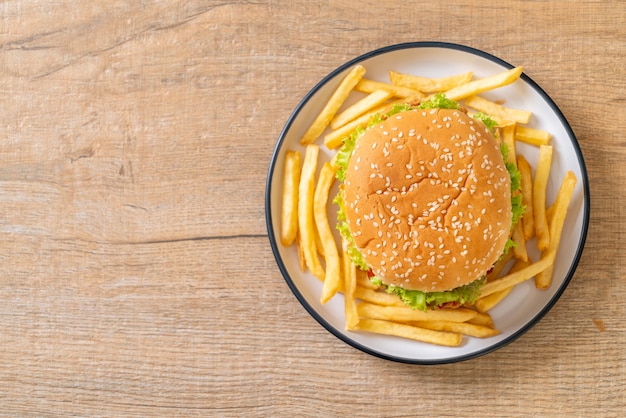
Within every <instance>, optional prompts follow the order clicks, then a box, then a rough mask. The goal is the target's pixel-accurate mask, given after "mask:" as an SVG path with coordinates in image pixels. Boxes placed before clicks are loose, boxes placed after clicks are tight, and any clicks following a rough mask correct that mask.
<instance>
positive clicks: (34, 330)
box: [0, 0, 626, 417]
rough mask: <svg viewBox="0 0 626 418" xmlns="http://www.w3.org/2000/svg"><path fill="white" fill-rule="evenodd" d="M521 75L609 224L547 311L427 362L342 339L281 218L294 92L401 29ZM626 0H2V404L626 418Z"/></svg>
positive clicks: (49, 409) (195, 411) (62, 412)
mask: <svg viewBox="0 0 626 418" xmlns="http://www.w3.org/2000/svg"><path fill="white" fill-rule="evenodd" d="M423 40H439V41H448V42H457V43H462V44H466V45H469V46H472V47H475V48H479V49H482V50H485V51H487V52H489V53H491V54H494V55H496V56H499V57H501V58H502V59H504V60H506V61H508V62H510V63H513V64H515V65H521V66H523V67H524V70H525V72H526V73H527V74H528V75H529V76H531V77H532V78H533V79H534V80H535V81H536V82H538V83H539V84H540V85H541V86H542V87H543V88H544V89H545V90H546V92H547V93H548V94H549V95H551V96H552V98H553V99H554V100H555V101H556V102H557V104H558V105H559V106H560V108H561V110H562V111H563V113H564V114H565V116H566V117H567V119H568V120H569V121H570V123H571V125H572V127H573V130H574V132H575V133H576V135H577V137H578V140H579V142H580V146H581V148H582V151H583V154H584V157H585V160H586V163H587V168H588V171H589V181H590V185H591V194H592V199H591V224H590V228H589V234H588V239H587V245H586V249H585V252H584V254H583V257H582V259H581V262H580V265H579V268H578V270H577V272H576V274H575V276H574V278H573V280H572V282H571V285H570V286H569V287H568V289H567V290H566V291H565V293H564V295H563V296H562V298H561V299H560V300H559V302H558V303H557V304H556V306H555V307H554V309H553V310H552V311H551V312H550V313H549V314H548V315H547V316H546V317H545V318H544V319H543V320H542V321H541V322H540V323H539V324H538V325H536V326H535V327H534V328H533V329H531V330H530V331H529V332H528V333H526V334H525V335H524V336H522V337H521V338H520V339H519V340H517V341H515V342H514V343H512V344H510V345H508V346H506V347H505V348H503V349H501V350H498V351H496V352H494V353H492V354H489V355H487V356H484V357H480V358H478V359H474V360H472V361H468V362H462V363H456V364H451V365H444V366H411V365H405V364H398V363H393V362H389V361H385V360H381V359H378V358H374V357H371V356H369V355H366V354H364V353H361V352H360V351H358V350H356V349H354V348H352V347H349V346H347V345H345V344H344V343H342V342H341V341H340V340H338V339H337V338H335V337H334V336H332V335H331V334H330V333H328V332H327V331H325V330H324V329H323V328H322V327H321V326H319V325H318V324H317V322H315V320H313V319H312V318H311V317H310V316H309V315H308V314H307V313H306V311H305V310H304V309H303V308H302V307H301V305H300V304H299V303H298V302H297V300H296V299H295V298H294V296H293V295H292V294H291V292H290V290H289V288H288V287H287V285H286V284H285V281H284V280H283V278H282V277H281V274H280V272H279V270H278V268H277V266H276V263H275V262H274V259H273V256H272V252H271V249H270V246H269V241H268V238H267V230H266V226H265V221H264V192H265V178H266V173H267V169H268V166H269V162H270V158H271V155H272V152H273V148H274V146H275V143H276V139H277V137H278V135H279V133H280V131H281V129H282V127H283V125H284V123H285V122H286V120H287V119H288V117H289V115H290V113H291V112H292V110H293V108H294V107H295V106H296V105H297V104H298V102H299V101H300V100H301V99H302V97H303V96H304V95H305V94H306V92H307V91H308V90H309V89H310V88H311V87H313V85H315V83H317V82H318V80H320V79H321V78H322V77H323V76H325V75H326V74H327V73H328V72H330V71H332V70H333V69H335V68H336V67H337V66H339V65H341V64H343V63H344V62H345V61H347V60H349V59H351V58H354V57H356V56H358V55H360V54H362V53H365V52H367V51H369V50H372V49H374V48H378V47H382V46H385V45H390V44H396V43H401V42H408V41H423ZM625 68H626V3H624V2H623V1H620V0H614V1H598V0H596V1H592V0H587V1H574V0H572V1H491V0H487V1H454V0H452V1H446V2H431V3H425V2H412V1H388V2H380V1H359V2H354V1H348V0H337V1H304V0H296V1H291V0H290V1H286V0H275V1H258V2H255V1H182V0H170V1H167V2H163V1H156V0H154V1H150V0H145V1H121V0H120V1H115V0H104V1H95V2H91V1H82V2H77V1H67V0H54V1H47V0H46V1H43V0H15V1H13V0H8V1H3V2H2V3H0V98H1V102H0V103H1V108H0V234H1V240H0V291H1V294H2V297H0V415H2V416H36V417H45V416H135V417H145V416H285V417H292V416H320V417H327V416H341V417H343V416H361V417H378V416H386V417H409V416H440V417H441V416H480V417H502V416H533V417H536V416H546V417H547V416H563V417H571V416H581V417H587V416H603V417H618V416H623V413H624V411H625V410H626V409H625V408H626V395H625V393H626V392H625V391H624V386H625V385H626V349H625V348H624V347H625V345H626V325H625V324H626V303H624V300H625V299H626V268H625V267H624V266H623V265H622V264H621V262H622V259H623V250H622V248H621V237H622V236H623V235H624V233H626V228H625V226H626V224H625V223H624V221H623V219H624V216H626V213H625V211H624V202H623V199H625V198H626V170H624V169H623V166H624V163H625V162H626V140H625V134H624V132H626V111H625V110H624V109H625V108H626V93H625V90H626V77H625V70H624V69H625Z"/></svg>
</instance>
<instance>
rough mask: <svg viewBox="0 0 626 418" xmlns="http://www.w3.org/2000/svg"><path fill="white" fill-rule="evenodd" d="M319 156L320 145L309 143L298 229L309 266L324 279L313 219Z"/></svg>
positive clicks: (300, 199)
mask: <svg viewBox="0 0 626 418" xmlns="http://www.w3.org/2000/svg"><path fill="white" fill-rule="evenodd" d="M318 157H319V147H318V146H317V145H314V144H309V145H307V147H306V151H305V153H304V162H303V164H302V172H301V175H300V185H299V189H298V194H299V199H298V230H299V231H300V235H301V238H302V250H303V252H304V258H305V260H306V265H307V267H308V268H309V270H311V273H313V275H314V276H315V277H317V278H318V279H320V280H324V269H323V268H322V264H321V262H320V259H319V256H318V254H317V245H316V243H315V234H316V231H315V222H314V219H313V196H314V193H315V172H316V170H317V160H318Z"/></svg>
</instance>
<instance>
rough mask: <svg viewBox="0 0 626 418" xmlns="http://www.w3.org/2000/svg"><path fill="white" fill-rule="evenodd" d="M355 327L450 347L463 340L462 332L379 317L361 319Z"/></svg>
mask: <svg viewBox="0 0 626 418" xmlns="http://www.w3.org/2000/svg"><path fill="white" fill-rule="evenodd" d="M355 329H356V330H360V331H367V332H373V333H376V334H384V335H393V336H396V337H402V338H408V339H411V340H416V341H421V342H426V343H430V344H437V345H443V346H450V347H456V346H458V345H460V344H461V342H462V341H463V337H462V336H461V334H455V333H452V332H443V331H433V330H430V329H424V328H419V327H414V326H411V325H405V324H397V323H394V322H389V321H382V320H378V319H361V320H360V321H359V323H358V325H357V326H356V328H355Z"/></svg>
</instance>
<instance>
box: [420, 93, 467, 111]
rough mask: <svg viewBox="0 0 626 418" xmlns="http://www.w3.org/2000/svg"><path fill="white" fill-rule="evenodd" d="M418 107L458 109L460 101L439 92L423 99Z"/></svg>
mask: <svg viewBox="0 0 626 418" xmlns="http://www.w3.org/2000/svg"><path fill="white" fill-rule="evenodd" d="M417 108H418V109H458V108H459V103H458V102H456V101H454V100H452V99H448V98H447V97H446V95H445V94H443V93H437V94H435V95H434V96H433V97H432V98H431V99H428V100H424V101H422V102H421V103H420V104H419V106H417Z"/></svg>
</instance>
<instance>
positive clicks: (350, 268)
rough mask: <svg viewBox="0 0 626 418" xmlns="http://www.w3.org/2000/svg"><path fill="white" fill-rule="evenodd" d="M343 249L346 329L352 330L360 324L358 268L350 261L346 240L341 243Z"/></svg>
mask: <svg viewBox="0 0 626 418" xmlns="http://www.w3.org/2000/svg"><path fill="white" fill-rule="evenodd" d="M341 242H342V244H341V248H342V256H341V260H342V264H343V289H344V290H343V292H344V294H343V296H344V314H345V316H346V329H347V330H352V329H355V328H356V327H357V325H358V324H359V314H358V312H357V307H356V295H355V293H356V266H355V265H354V263H353V262H352V260H350V256H349V255H348V252H347V246H348V243H347V242H346V240H342V241H341Z"/></svg>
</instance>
